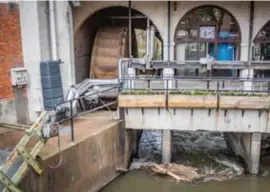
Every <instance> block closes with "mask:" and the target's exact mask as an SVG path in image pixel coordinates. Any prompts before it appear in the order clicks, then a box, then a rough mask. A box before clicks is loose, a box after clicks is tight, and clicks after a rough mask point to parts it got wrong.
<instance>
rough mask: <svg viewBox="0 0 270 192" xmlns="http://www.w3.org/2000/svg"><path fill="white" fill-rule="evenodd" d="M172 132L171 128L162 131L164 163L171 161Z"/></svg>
mask: <svg viewBox="0 0 270 192" xmlns="http://www.w3.org/2000/svg"><path fill="white" fill-rule="evenodd" d="M171 140H172V134H171V130H168V129H165V130H163V133H162V163H163V164H168V163H170V162H171V151H172V149H171V148H172V142H171Z"/></svg>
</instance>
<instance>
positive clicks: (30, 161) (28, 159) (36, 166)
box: [17, 147, 43, 175]
mask: <svg viewBox="0 0 270 192" xmlns="http://www.w3.org/2000/svg"><path fill="white" fill-rule="evenodd" d="M17 151H18V153H19V154H20V155H21V156H22V158H23V159H24V160H25V161H26V162H27V164H28V165H30V166H31V167H32V168H33V169H34V170H35V171H36V172H37V173H38V174H39V175H40V174H41V173H42V172H43V170H42V169H41V167H40V165H39V163H38V162H37V161H36V160H35V159H34V158H33V157H32V156H31V155H30V154H29V153H28V152H27V151H26V150H25V149H24V148H22V147H19V148H18V149H17Z"/></svg>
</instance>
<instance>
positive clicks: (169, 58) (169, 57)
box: [168, 1, 171, 64]
mask: <svg viewBox="0 0 270 192" xmlns="http://www.w3.org/2000/svg"><path fill="white" fill-rule="evenodd" d="M170 35H171V1H168V61H170V60H171V54H170V44H171V42H170V41H171V37H170ZM168 64H169V62H168Z"/></svg>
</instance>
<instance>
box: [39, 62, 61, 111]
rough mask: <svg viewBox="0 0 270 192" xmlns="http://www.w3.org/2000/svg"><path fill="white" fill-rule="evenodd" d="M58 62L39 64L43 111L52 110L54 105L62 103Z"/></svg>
mask: <svg viewBox="0 0 270 192" xmlns="http://www.w3.org/2000/svg"><path fill="white" fill-rule="evenodd" d="M59 65H60V62H59V61H46V62H41V63H40V75H41V85H42V94H43V104H44V109H45V110H52V109H53V108H54V107H55V105H56V104H58V103H60V102H62V101H63V99H64V96H63V87H62V80H61V72H60V66H59Z"/></svg>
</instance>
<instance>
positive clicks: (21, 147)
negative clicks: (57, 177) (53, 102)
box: [0, 111, 48, 192]
mask: <svg viewBox="0 0 270 192" xmlns="http://www.w3.org/2000/svg"><path fill="white" fill-rule="evenodd" d="M47 121H48V113H47V112H46V111H43V112H42V113H41V115H40V116H39V118H38V119H37V120H36V122H35V123H34V124H33V125H32V126H31V127H30V128H29V129H27V131H26V134H25V135H24V136H23V138H22V139H21V140H20V142H19V143H18V144H17V145H16V146H15V148H14V149H13V151H12V152H11V153H10V155H9V156H8V158H7V160H6V162H5V163H4V164H3V165H1V167H0V183H2V184H3V185H4V186H5V187H6V188H5V189H4V190H3V191H4V192H7V191H12V192H21V190H20V189H19V188H18V186H17V185H18V184H19V183H20V181H21V180H22V179H23V177H24V176H25V174H26V173H27V171H28V170H29V167H30V166H31V167H32V168H33V169H34V170H35V171H36V172H37V173H39V174H40V173H42V169H41V168H40V166H39V164H38V162H36V160H35V158H36V156H37V155H38V153H39V152H40V150H41V149H42V147H43V146H44V145H45V143H46V141H47V139H44V138H43V137H41V135H42V134H41V131H42V128H43V127H44V124H45V123H46V122H47ZM34 135H38V136H39V140H38V142H37V143H36V145H35V146H34V147H33V148H32V150H31V152H30V153H28V152H27V151H26V149H25V147H26V145H27V144H28V142H29V141H30V139H31V138H32V137H33V136H34ZM19 156H21V157H22V158H23V160H24V162H23V163H22V164H21V165H20V167H19V168H18V170H17V171H16V172H15V173H14V175H13V176H12V178H9V177H7V176H6V174H5V173H6V172H7V171H8V170H9V168H10V167H11V166H12V165H13V163H14V162H15V161H16V159H18V158H19ZM29 165H30V166H29Z"/></svg>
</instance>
